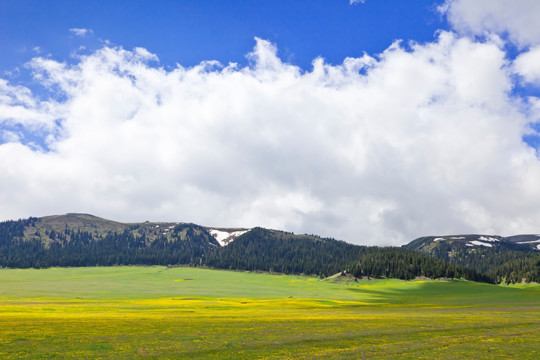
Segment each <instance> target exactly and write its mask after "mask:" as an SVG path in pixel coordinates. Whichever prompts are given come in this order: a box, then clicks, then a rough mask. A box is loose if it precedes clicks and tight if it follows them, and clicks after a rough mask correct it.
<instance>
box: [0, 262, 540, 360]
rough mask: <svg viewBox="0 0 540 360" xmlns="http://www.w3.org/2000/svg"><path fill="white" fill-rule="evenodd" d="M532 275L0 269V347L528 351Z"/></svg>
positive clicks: (537, 353)
mask: <svg viewBox="0 0 540 360" xmlns="http://www.w3.org/2000/svg"><path fill="white" fill-rule="evenodd" d="M539 335H540V286H537V285H529V286H515V287H503V286H494V285H487V284H478V283H472V282H466V281H408V282H405V281H398V280H370V281H368V280H365V281H359V282H342V283H339V284H336V283H333V282H329V281H321V280H319V279H317V278H309V277H298V276H286V275H269V274H254V273H244V272H229V271H217V270H205V269H193V268H165V267H112V268H67V269H46V270H33V269H27V270H0V358H1V359H184V358H185V359H343V358H345V359H346V358H351V359H362V358H393V359H402V358H403V359H406V358H425V359H433V358H438V359H463V358H477V359H492V358H511V359H537V358H539V357H540V336H539Z"/></svg>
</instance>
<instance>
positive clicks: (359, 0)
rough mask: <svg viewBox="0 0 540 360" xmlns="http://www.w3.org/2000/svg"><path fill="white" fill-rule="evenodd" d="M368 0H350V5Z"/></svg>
mask: <svg viewBox="0 0 540 360" xmlns="http://www.w3.org/2000/svg"><path fill="white" fill-rule="evenodd" d="M365 2H366V0H349V4H350V5H354V4H358V3H362V4H363V3H365Z"/></svg>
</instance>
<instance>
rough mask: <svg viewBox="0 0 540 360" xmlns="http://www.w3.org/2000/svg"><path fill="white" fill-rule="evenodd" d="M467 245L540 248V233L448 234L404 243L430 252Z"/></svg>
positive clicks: (468, 246)
mask: <svg viewBox="0 0 540 360" xmlns="http://www.w3.org/2000/svg"><path fill="white" fill-rule="evenodd" d="M443 245H444V246H445V248H448V249H450V248H454V247H466V248H469V249H475V248H476V249H477V248H501V247H504V248H511V249H514V250H517V249H521V250H529V251H531V250H532V251H538V250H540V235H514V236H508V237H503V236H499V235H476V234H472V235H451V236H450V235H448V236H426V237H422V238H418V239H416V240H413V241H411V242H410V243H409V244H407V245H404V247H405V248H409V249H412V250H422V251H426V252H430V250H432V249H434V248H436V247H437V248H440V247H441V246H443Z"/></svg>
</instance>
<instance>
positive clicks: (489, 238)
mask: <svg viewBox="0 0 540 360" xmlns="http://www.w3.org/2000/svg"><path fill="white" fill-rule="evenodd" d="M478 240H483V241H491V242H494V241H499V239H497V238H494V237H489V236H488V237H485V236H480V237H479V238H478Z"/></svg>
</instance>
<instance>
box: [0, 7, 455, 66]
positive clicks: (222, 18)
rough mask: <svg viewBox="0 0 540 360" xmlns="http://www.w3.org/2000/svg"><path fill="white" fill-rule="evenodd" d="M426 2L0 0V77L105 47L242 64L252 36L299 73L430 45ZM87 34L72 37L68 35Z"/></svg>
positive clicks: (436, 24) (433, 23)
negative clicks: (396, 47) (321, 61)
mask: <svg viewBox="0 0 540 360" xmlns="http://www.w3.org/2000/svg"><path fill="white" fill-rule="evenodd" d="M436 5H437V3H436V2H434V1H429V0H428V1H426V0H421V1H420V0H419V1H412V2H405V1H381V0H378V1H367V2H365V3H364V4H362V3H358V4H353V5H351V4H349V2H348V1H347V0H343V1H339V0H338V1H336V0H309V1H286V0H274V1H54V0H53V1H9V0H8V1H2V2H1V3H0V34H1V35H2V36H1V42H0V51H1V53H2V54H3V56H2V58H1V59H0V66H1V70H3V71H6V70H7V71H10V70H12V69H13V68H15V67H20V66H21V65H22V64H24V63H25V62H27V61H28V60H29V59H30V58H31V57H33V56H35V55H36V51H35V50H34V49H35V48H36V47H38V48H39V52H40V54H45V55H49V54H50V56H52V57H53V58H55V59H57V60H64V61H70V55H71V54H72V52H73V51H74V50H76V49H77V48H78V47H79V46H81V45H84V46H86V47H87V49H88V50H95V49H97V48H99V47H101V46H103V44H104V42H105V41H107V42H110V43H111V44H115V45H120V46H123V47H125V48H127V49H130V48H133V47H137V46H139V47H144V48H146V49H148V51H150V52H152V53H155V54H158V56H159V58H160V62H161V64H162V65H164V66H175V64H176V63H180V64H182V65H184V66H193V65H195V64H198V63H199V62H200V61H202V60H219V61H221V62H224V63H228V62H238V63H245V62H246V59H245V54H246V53H247V52H249V51H250V50H251V48H252V47H253V39H254V37H259V38H263V39H266V40H269V41H271V42H273V43H276V44H277V45H278V46H279V49H280V51H279V52H280V56H281V57H282V58H283V59H284V60H286V61H289V62H292V63H294V64H296V65H299V66H301V67H302V68H304V69H308V68H310V67H311V62H312V60H313V59H314V58H315V57H317V56H322V57H324V58H325V59H327V61H329V62H330V63H334V64H335V63H341V62H342V61H343V59H344V58H345V57H357V56H361V55H362V54H363V52H367V53H370V54H376V53H379V52H381V51H383V50H384V49H386V48H387V47H388V45H389V44H390V43H392V42H393V41H394V40H396V39H403V40H405V41H408V40H414V41H419V42H424V41H432V40H433V39H434V35H435V31H436V30H438V29H445V28H447V27H448V26H447V25H446V24H445V21H444V20H445V19H444V17H443V16H442V15H441V14H440V13H438V12H437V10H436ZM72 28H82V29H91V30H92V33H89V34H87V35H86V36H84V37H78V36H76V35H75V34H74V33H72V32H70V31H69V29H72Z"/></svg>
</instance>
